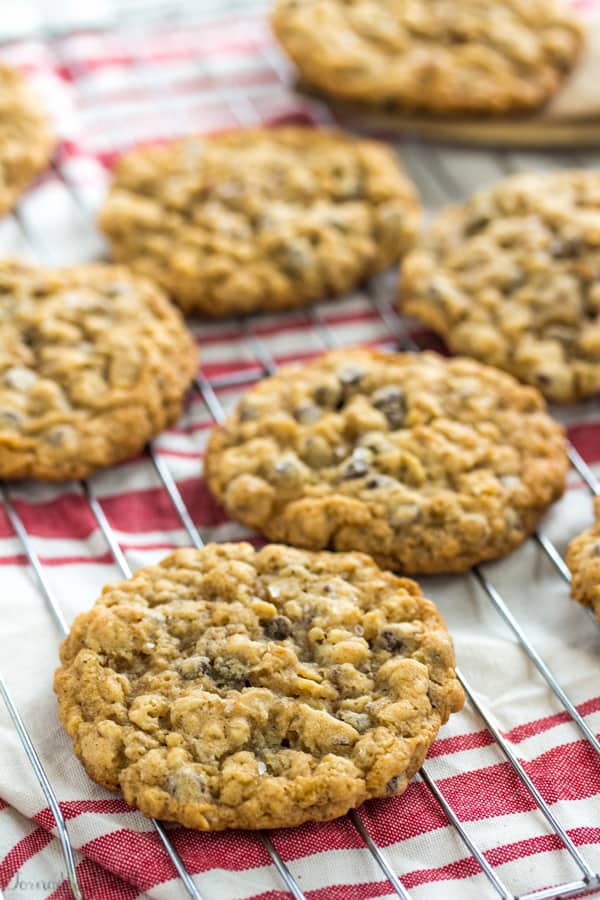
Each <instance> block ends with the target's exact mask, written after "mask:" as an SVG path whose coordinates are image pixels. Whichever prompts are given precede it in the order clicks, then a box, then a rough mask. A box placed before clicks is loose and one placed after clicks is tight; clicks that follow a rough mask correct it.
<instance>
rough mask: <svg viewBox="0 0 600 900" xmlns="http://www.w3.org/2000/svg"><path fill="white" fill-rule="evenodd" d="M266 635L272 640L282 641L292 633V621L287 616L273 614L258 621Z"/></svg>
mask: <svg viewBox="0 0 600 900" xmlns="http://www.w3.org/2000/svg"><path fill="white" fill-rule="evenodd" d="M260 624H261V625H262V627H263V631H264V633H265V634H266V635H267V637H270V638H272V639H273V640H274V641H284V640H285V639H286V638H287V637H289V636H290V634H291V633H292V623H291V622H290V620H289V619H288V617H287V616H274V618H272V619H268V620H267V621H266V622H261V623H260Z"/></svg>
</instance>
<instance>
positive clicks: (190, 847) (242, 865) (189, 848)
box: [81, 828, 270, 891]
mask: <svg viewBox="0 0 600 900" xmlns="http://www.w3.org/2000/svg"><path fill="white" fill-rule="evenodd" d="M169 837H170V838H171V840H172V842H173V844H174V846H175V848H176V849H177V851H178V852H179V854H180V855H181V858H182V860H183V862H184V863H185V865H186V868H187V869H188V871H190V872H192V873H195V872H205V871H207V870H208V869H211V868H225V869H227V870H228V871H239V872H242V871H244V870H246V869H250V868H255V867H257V866H265V865H268V864H269V862H270V858H269V857H268V855H267V853H266V851H265V849H264V847H263V846H262V844H261V842H260V839H259V838H258V836H257V835H255V834H252V833H250V832H249V833H246V834H244V835H240V833H238V832H222V833H219V832H217V833H215V834H202V833H201V832H196V831H191V830H187V829H183V828H174V829H171V830H169ZM81 849H82V852H83V853H85V855H86V856H88V857H90V859H93V860H94V861H95V862H97V863H98V864H99V865H101V866H103V867H104V868H106V869H110V871H112V872H114V873H115V874H116V875H118V876H119V877H120V878H124V879H125V880H127V881H129V882H130V883H132V884H135V885H136V887H137V888H138V889H139V890H142V891H144V890H148V889H149V888H150V887H152V886H153V885H155V884H159V883H161V882H163V881H168V880H169V879H171V878H175V877H177V876H176V872H175V869H174V867H173V864H172V862H171V860H170V859H169V857H168V855H167V853H166V852H165V851H164V850H163V848H162V844H161V843H160V838H159V837H158V835H157V834H156V833H154V832H148V833H139V832H136V831H130V830H129V829H122V830H119V831H113V832H112V833H110V834H105V835H102V836H101V837H99V838H95V839H94V840H92V841H90V842H89V843H87V844H84V845H83V847H82V848H81Z"/></svg>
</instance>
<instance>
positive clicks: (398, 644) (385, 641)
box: [378, 630, 404, 653]
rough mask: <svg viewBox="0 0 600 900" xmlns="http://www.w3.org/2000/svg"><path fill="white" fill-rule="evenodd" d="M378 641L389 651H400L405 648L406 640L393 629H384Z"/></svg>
mask: <svg viewBox="0 0 600 900" xmlns="http://www.w3.org/2000/svg"><path fill="white" fill-rule="evenodd" d="M378 643H379V645H380V646H382V647H383V649H384V650H387V651H388V652H389V653H400V651H401V650H402V649H403V648H404V641H403V640H402V638H399V637H398V635H397V634H394V632H393V631H386V630H384V631H382V632H381V634H380V635H379V640H378Z"/></svg>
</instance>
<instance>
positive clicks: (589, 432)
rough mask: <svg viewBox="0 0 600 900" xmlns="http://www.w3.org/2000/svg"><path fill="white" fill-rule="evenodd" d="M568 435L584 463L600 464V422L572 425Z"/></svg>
mask: <svg viewBox="0 0 600 900" xmlns="http://www.w3.org/2000/svg"><path fill="white" fill-rule="evenodd" d="M568 435H569V439H570V440H571V442H572V443H573V444H574V445H575V447H576V448H577V450H579V452H580V453H581V455H582V456H583V458H584V459H585V461H586V462H588V463H598V462H600V422H592V423H586V424H584V425H572V426H571V427H570V428H569V429H568Z"/></svg>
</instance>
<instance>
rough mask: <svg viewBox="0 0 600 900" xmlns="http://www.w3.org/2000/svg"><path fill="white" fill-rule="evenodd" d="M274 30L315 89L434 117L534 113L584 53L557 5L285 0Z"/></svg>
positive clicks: (546, 1) (529, 0) (537, 0)
mask: <svg viewBox="0 0 600 900" xmlns="http://www.w3.org/2000/svg"><path fill="white" fill-rule="evenodd" d="M272 23H273V28H274V31H275V34H276V36H277V38H278V39H279V41H280V43H281V44H282V46H283V48H284V50H285V51H286V52H287V53H288V54H289V56H290V57H291V59H292V60H293V62H294V63H295V64H296V66H297V67H298V70H299V72H300V74H301V76H302V78H303V80H304V81H305V82H306V83H307V84H308V85H310V86H312V87H315V88H317V89H319V90H321V91H324V92H325V93H326V94H329V95H330V96H332V97H335V98H338V99H341V100H353V101H359V102H362V103H368V104H375V105H384V106H385V107H386V108H389V109H392V110H393V109H394V108H397V109H402V110H413V111H424V112H431V113H435V114H444V113H447V114H456V113H464V114H480V115H481V114H483V115H486V114H496V115H497V114H502V113H505V114H506V113H513V112H523V111H527V110H532V109H535V108H536V107H539V106H541V105H543V104H544V103H545V102H546V101H547V100H548V99H549V98H550V97H551V96H552V95H553V94H554V93H555V92H556V91H557V90H558V88H559V87H560V86H561V84H562V83H563V81H564V79H565V77H566V75H567V74H568V72H569V70H570V69H571V68H572V66H573V65H574V63H575V62H576V60H577V58H578V57H579V54H580V53H581V49H582V45H583V32H582V28H581V26H580V25H579V23H578V21H577V18H576V16H575V14H574V13H573V12H572V11H571V10H569V9H568V8H567V7H566V6H565V5H563V4H562V3H560V2H558V0H460V2H458V0H426V2H423V0H352V2H346V0H278V2H277V4H276V6H275V11H274V13H273V17H272Z"/></svg>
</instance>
